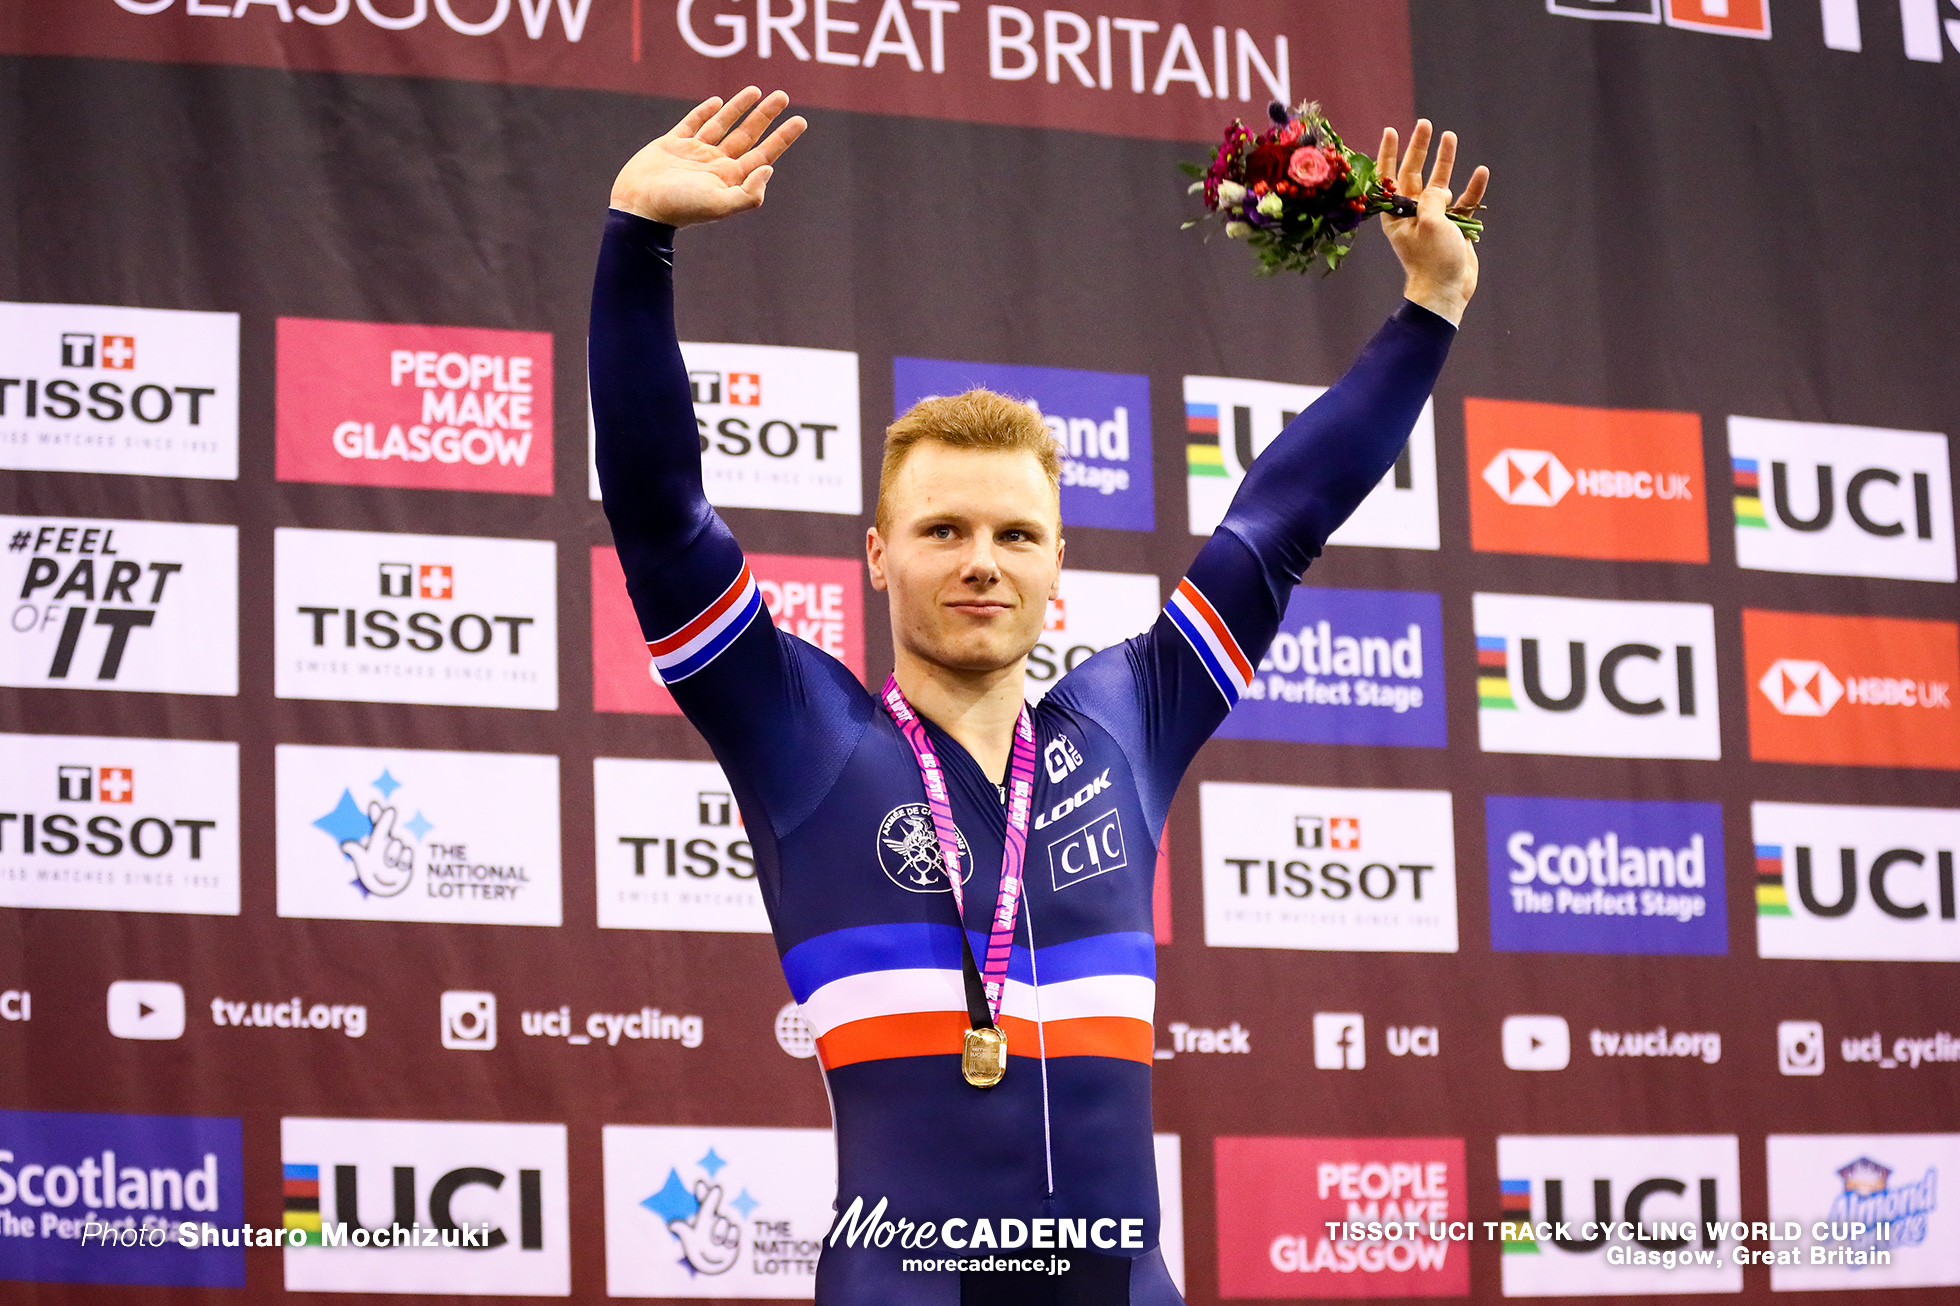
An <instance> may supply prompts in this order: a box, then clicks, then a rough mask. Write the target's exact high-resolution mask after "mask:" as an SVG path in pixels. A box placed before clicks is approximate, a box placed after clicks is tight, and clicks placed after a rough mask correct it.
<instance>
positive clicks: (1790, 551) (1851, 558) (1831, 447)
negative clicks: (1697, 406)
mask: <svg viewBox="0 0 1960 1306" xmlns="http://www.w3.org/2000/svg"><path fill="white" fill-rule="evenodd" d="M1729 457H1730V463H1731V466H1732V467H1733V469H1734V471H1733V475H1734V499H1735V556H1736V563H1737V564H1738V565H1739V566H1743V567H1749V568H1754V569H1756V570H1759V571H1796V572H1811V573H1816V574H1820V575H1830V576H1889V577H1896V578H1898V579H1900V580H1934V581H1940V580H1944V581H1950V580H1952V579H1954V575H1955V571H1954V552H1953V498H1952V493H1953V492H1952V480H1951V473H1950V471H1949V465H1948V457H1947V438H1946V437H1945V436H1944V435H1939V434H1936V433H1931V432H1923V431H1888V430H1881V429H1879V428H1876V427H1870V426H1830V425H1825V424H1823V423H1819V422H1782V421H1770V420H1767V419H1765V418H1760V417H1731V418H1729Z"/></svg>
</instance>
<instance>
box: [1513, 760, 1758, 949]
mask: <svg viewBox="0 0 1960 1306" xmlns="http://www.w3.org/2000/svg"><path fill="white" fill-rule="evenodd" d="M1484 827H1485V837H1486V839H1487V840H1488V856H1489V865H1490V930H1491V946H1492V947H1493V948H1495V949H1496V950H1498V951H1500V952H1593V953H1702V954H1708V955H1715V956H1719V955H1721V954H1724V953H1726V952H1727V951H1728V912H1727V894H1726V891H1725V889H1724V884H1725V877H1724V875H1723V865H1722V809H1721V805H1720V804H1718V803H1665V802H1627V801H1617V800H1614V801H1609V800H1603V799H1576V798H1574V799H1565V798H1513V797H1503V796H1498V795H1491V796H1489V797H1487V798H1486V799H1485V800H1484Z"/></svg>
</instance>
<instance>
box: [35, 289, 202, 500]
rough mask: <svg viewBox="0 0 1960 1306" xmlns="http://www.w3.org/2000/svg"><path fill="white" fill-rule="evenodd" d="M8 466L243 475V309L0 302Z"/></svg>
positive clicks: (194, 474)
mask: <svg viewBox="0 0 1960 1306" xmlns="http://www.w3.org/2000/svg"><path fill="white" fill-rule="evenodd" d="M138 340H141V341H142V348H141V349H140V350H139V349H138V348H137V341H138ZM0 467H11V468H19V469H22V470H27V471H50V472H123V473H131V474H135V475H140V476H187V477H196V478H201V479H206V480H222V481H230V480H236V479H237V478H238V315H237V314H236V313H188V312H181V311H177V310H174V309H157V308H114V307H109V306H106V305H95V304H0Z"/></svg>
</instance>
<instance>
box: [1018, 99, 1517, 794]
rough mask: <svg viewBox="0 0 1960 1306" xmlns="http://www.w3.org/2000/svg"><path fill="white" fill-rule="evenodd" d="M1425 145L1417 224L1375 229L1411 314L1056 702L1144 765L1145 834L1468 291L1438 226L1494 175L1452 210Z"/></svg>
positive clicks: (1350, 505)
mask: <svg viewBox="0 0 1960 1306" xmlns="http://www.w3.org/2000/svg"><path fill="white" fill-rule="evenodd" d="M1429 141H1430V129H1429V124H1428V123H1427V122H1426V121H1425V122H1421V123H1418V124H1417V126H1416V130H1415V132H1414V133H1413V134H1412V136H1411V140H1410V150H1409V154H1408V157H1407V158H1406V159H1404V160H1402V161H1401V162H1402V166H1401V169H1400V176H1398V177H1397V184H1398V186H1399V188H1400V189H1401V190H1402V191H1403V192H1404V193H1405V194H1406V193H1413V192H1416V191H1418V190H1420V191H1421V198H1420V200H1419V203H1418V212H1417V214H1416V216H1414V217H1410V218H1399V219H1398V218H1384V219H1383V226H1384V227H1385V228H1386V229H1387V232H1388V236H1389V240H1390V242H1391V243H1392V244H1393V246H1394V248H1395V252H1396V254H1397V255H1398V256H1399V257H1400V258H1401V260H1402V265H1403V269H1404V272H1405V274H1406V276H1407V283H1406V290H1405V296H1406V298H1405V302H1404V303H1403V304H1402V306H1401V307H1400V308H1398V309H1397V310H1396V312H1395V314H1394V316H1392V317H1390V318H1389V320H1388V322H1387V323H1386V324H1385V325H1384V326H1383V327H1382V329H1381V330H1380V331H1379V332H1377V333H1376V335H1375V338H1374V339H1373V340H1372V341H1371V342H1370V343H1369V344H1368V346H1367V348H1366V349H1364V350H1363V351H1362V353H1361V356H1360V357H1359V358H1358V359H1356V360H1355V362H1354V365H1353V366H1352V367H1350V368H1349V369H1348V371H1347V374H1346V375H1345V376H1343V377H1342V378H1341V379H1340V380H1339V381H1338V382H1336V383H1335V384H1334V386H1333V387H1332V388H1331V389H1329V390H1328V391H1327V393H1325V394H1324V395H1322V396H1321V397H1320V398H1319V399H1317V400H1315V401H1314V402H1313V403H1312V404H1310V405H1309V406H1308V407H1307V410H1306V411H1305V412H1303V413H1301V414H1300V415H1299V416H1298V417H1296V418H1295V419H1294V420H1293V421H1292V423H1291V424H1290V425H1288V426H1287V428H1286V430H1285V431H1283V432H1282V433H1281V434H1280V436H1279V438H1278V439H1276V440H1275V441H1274V442H1273V443H1272V444H1271V445H1270V446H1268V447H1267V448H1266V450H1265V451H1264V452H1262V453H1261V454H1260V455H1259V457H1258V458H1257V459H1256V460H1255V461H1254V462H1253V464H1252V467H1251V468H1250V470H1248V471H1247V473H1246V477H1245V480H1244V481H1243V482H1241V483H1240V485H1239V489H1238V493H1237V494H1236V495H1234V496H1233V499H1232V505H1231V507H1230V509H1229V510H1227V512H1226V514H1225V519H1224V521H1223V522H1222V523H1221V525H1220V526H1219V529H1218V531H1217V532H1216V533H1215V534H1214V535H1213V536H1212V537H1211V539H1210V540H1209V541H1208V542H1207V543H1206V544H1205V546H1204V548H1203V549H1201V550H1200V551H1199V553H1198V557H1197V559H1196V560H1195V561H1194V562H1193V563H1192V564H1191V569H1190V571H1189V572H1188V573H1186V575H1185V578H1184V580H1183V581H1181V582H1180V583H1179V585H1178V588H1177V591H1176V592H1175V593H1174V594H1173V595H1172V597H1171V601H1170V603H1169V604H1167V605H1166V606H1165V609H1164V612H1163V615H1162V616H1161V617H1159V618H1158V620H1157V623H1156V624H1155V625H1154V626H1152V627H1151V628H1150V629H1149V630H1148V631H1146V632H1144V633H1143V634H1142V635H1139V636H1138V637H1137V638H1136V639H1134V640H1131V641H1130V642H1129V643H1128V644H1126V645H1123V646H1122V647H1121V648H1120V649H1110V650H1106V651H1105V652H1104V653H1102V654H1099V655H1098V656H1097V657H1095V658H1092V659H1090V660H1089V661H1088V662H1086V663H1084V664H1083V665H1082V666H1081V667H1080V668H1078V669H1077V670H1076V671H1075V672H1074V673H1072V674H1071V675H1069V676H1068V677H1066V678H1064V680H1063V681H1062V683H1061V684H1060V685H1059V686H1057V688H1056V690H1055V693H1056V694H1057V695H1060V696H1062V698H1061V701H1063V702H1071V703H1074V704H1075V705H1077V706H1079V707H1080V708H1081V709H1082V710H1083V711H1085V712H1086V713H1088V714H1089V715H1090V716H1092V717H1094V718H1095V719H1096V720H1098V721H1099V722H1101V723H1102V724H1103V725H1104V727H1105V728H1107V729H1109V730H1110V731H1111V732H1112V733H1114V734H1117V735H1118V736H1119V738H1121V739H1122V741H1123V742H1124V743H1125V745H1126V747H1128V749H1129V751H1130V753H1131V756H1133V757H1142V758H1145V759H1147V762H1146V766H1147V769H1148V770H1149V772H1150V774H1149V775H1148V776H1147V777H1146V776H1140V777H1139V780H1140V781H1141V782H1142V787H1143V790H1144V801H1145V806H1146V810H1147V812H1148V813H1149V815H1150V819H1151V821H1152V822H1153V824H1155V823H1157V822H1160V821H1161V819H1162V816H1163V813H1164V812H1165V811H1166V810H1167V809H1168V807H1169V804H1170V799H1171V795H1172V793H1174V792H1175V790H1176V788H1177V783H1178V780H1179V779H1180V778H1181V777H1182V776H1183V774H1184V768H1185V767H1186V766H1188V765H1189V764H1190V761H1191V758H1192V756H1193V755H1194V754H1195V753H1196V752H1197V751H1198V748H1199V747H1200V746H1201V745H1202V744H1203V743H1204V741H1205V740H1206V739H1208V738H1210V737H1211V733H1212V731H1214V730H1216V729H1217V728H1218V725H1219V723H1220V722H1222V721H1223V720H1224V719H1225V715H1226V713H1227V712H1229V711H1230V710H1231V709H1232V707H1233V706H1234V705H1235V704H1236V703H1237V702H1238V700H1239V696H1240V695H1241V694H1242V693H1244V692H1245V688H1246V685H1247V684H1248V683H1249V682H1250V681H1251V679H1252V677H1253V675H1254V671H1255V668H1256V667H1257V666H1258V664H1259V660H1260V659H1261V658H1262V657H1264V656H1265V653H1266V648H1267V646H1268V645H1269V644H1271V643H1272V639H1273V635H1274V634H1275V633H1276V632H1277V631H1278V629H1279V622H1280V618H1281V616H1282V615H1284V613H1285V611H1286V604H1287V600H1288V598H1289V597H1290V596H1291V593H1292V590H1293V587H1294V586H1295V585H1297V584H1299V582H1300V576H1301V574H1302V573H1303V572H1305V571H1306V569H1307V566H1308V564H1310V563H1311V562H1312V561H1313V560H1314V559H1315V558H1317V557H1319V556H1320V551H1321V549H1322V548H1323V547H1324V546H1325V545H1326V543H1327V538H1328V536H1330V535H1332V534H1333V533H1334V531H1335V529H1336V528H1338V527H1339V526H1340V525H1341V523H1342V522H1344V521H1346V520H1347V519H1348V517H1349V516H1350V515H1351V514H1352V513H1353V512H1354V510H1355V508H1357V507H1358V506H1360V503H1361V501H1362V500H1363V499H1364V498H1366V497H1367V496H1368V493H1369V492H1370V491H1371V490H1373V489H1374V487H1375V485H1376V483H1377V482H1379V481H1380V480H1381V478H1382V476H1383V475H1384V474H1386V473H1387V471H1388V469H1389V468H1390V467H1392V466H1394V465H1395V459H1396V457H1397V456H1398V455H1399V454H1400V453H1401V451H1402V446H1403V445H1404V444H1406V443H1407V442H1408V438H1409V432H1410V430H1411V429H1412V428H1413V427H1414V425H1415V421H1416V418H1417V416H1418V415H1419V414H1420V413H1421V412H1422V406H1423V404H1424V403H1425V402H1426V401H1427V400H1428V398H1429V392H1430V390H1431V389H1433V388H1434V386H1435V384H1436V378H1437V375H1438V374H1439V373H1440V372H1441V371H1442V367H1443V360H1444V359H1445V358H1446V357H1447V356H1448V354H1449V347H1450V342H1451V340H1452V339H1454V338H1455V335H1456V323H1457V322H1458V321H1460V320H1461V318H1462V316H1463V310H1464V308H1465V307H1466V306H1467V305H1468V304H1469V302H1470V297H1471V295H1473V294H1474V293H1475V292H1476V287H1477V257H1476V252H1475V250H1474V249H1473V248H1472V247H1471V245H1470V242H1469V241H1467V240H1466V239H1464V237H1463V234H1462V232H1461V231H1460V230H1459V229H1458V228H1457V227H1456V225H1455V224H1454V223H1452V222H1450V221H1449V218H1448V211H1449V209H1450V208H1451V207H1452V204H1453V202H1454V205H1455V207H1456V208H1457V209H1458V210H1463V209H1474V208H1475V207H1477V205H1478V203H1479V202H1480V201H1481V199H1482V197H1483V193H1484V188H1485V185H1486V183H1487V182H1488V180H1489V173H1488V171H1487V170H1485V169H1483V168H1479V169H1477V170H1476V172H1475V173H1474V174H1473V175H1472V177H1471V182H1470V185H1469V186H1468V187H1467V188H1466V189H1465V191H1464V194H1463V196H1462V198H1461V200H1460V201H1457V200H1454V199H1453V197H1452V195H1451V193H1450V190H1449V180H1450V169H1451V167H1452V165H1453V163H1454V161H1455V155H1456V137H1455V136H1454V135H1453V134H1450V133H1445V134H1444V136H1443V138H1442V140H1441V142H1439V148H1438V150H1437V158H1436V166H1435V169H1434V170H1433V171H1432V173H1431V174H1430V177H1429V181H1428V184H1427V185H1426V186H1425V185H1424V183H1423V178H1422V165H1423V163H1424V161H1425V158H1426V155H1427V151H1428V146H1429ZM1396 146H1397V141H1396V136H1395V133H1394V132H1393V131H1390V132H1387V133H1385V134H1384V136H1383V140H1382V160H1381V167H1382V175H1384V176H1395V175H1396V173H1397V159H1396ZM1153 833H1154V832H1153Z"/></svg>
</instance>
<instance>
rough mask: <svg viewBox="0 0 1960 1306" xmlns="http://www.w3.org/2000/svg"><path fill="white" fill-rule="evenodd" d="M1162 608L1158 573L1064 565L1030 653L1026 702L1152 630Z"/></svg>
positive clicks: (1036, 698)
mask: <svg viewBox="0 0 1960 1306" xmlns="http://www.w3.org/2000/svg"><path fill="white" fill-rule="evenodd" d="M1163 606H1164V602H1163V598H1162V596H1161V591H1160V588H1159V585H1158V581H1157V577H1155V576H1154V575H1134V574H1131V573H1128V572H1120V571H1074V570H1070V569H1067V568H1064V569H1063V571H1062V580H1061V586H1060V592H1059V593H1058V594H1057V595H1056V596H1055V598H1053V599H1052V600H1050V601H1049V604H1048V615H1047V618H1046V620H1045V621H1044V623H1043V625H1042V628H1041V639H1040V641H1039V642H1037V643H1036V644H1035V646H1034V651H1033V652H1031V653H1030V654H1028V701H1029V702H1031V703H1038V702H1040V701H1041V698H1042V695H1044V694H1046V693H1047V692H1048V691H1049V690H1050V689H1053V688H1054V687H1055V682H1056V681H1058V680H1060V679H1061V678H1062V677H1063V676H1065V675H1067V674H1068V673H1069V672H1071V671H1073V670H1075V668H1077V667H1078V666H1081V665H1082V664H1083V663H1084V662H1086V661H1088V660H1089V658H1090V657H1092V656H1094V655H1095V654H1097V653H1100V652H1102V650H1104V649H1106V648H1109V647H1111V646H1112V645H1116V644H1121V643H1122V642H1123V641H1124V640H1126V639H1129V638H1130V637H1132V636H1134V635H1140V634H1142V633H1143V632H1144V631H1146V630H1148V629H1150V625H1151V623H1152V622H1154V621H1156V620H1157V613H1158V611H1159V610H1160V609H1162V607H1163Z"/></svg>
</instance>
